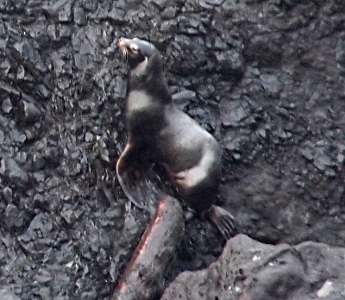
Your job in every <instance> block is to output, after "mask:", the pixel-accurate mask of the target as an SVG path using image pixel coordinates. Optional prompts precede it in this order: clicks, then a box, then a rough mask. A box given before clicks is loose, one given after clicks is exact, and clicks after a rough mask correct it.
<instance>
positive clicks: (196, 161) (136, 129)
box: [116, 38, 235, 239]
mask: <svg viewBox="0 0 345 300" xmlns="http://www.w3.org/2000/svg"><path fill="white" fill-rule="evenodd" d="M118 45H119V47H120V49H121V50H122V53H123V55H124V56H125V57H126V59H127V61H128V65H129V73H128V83H127V101H126V119H127V128H128V131H129V138H128V141H127V144H126V147H125V149H124V151H123V153H122V154H121V156H120V158H119V159H118V161H117V164H116V173H117V177H118V180H119V183H120V185H121V187H122V189H123V191H124V193H125V194H126V196H127V197H128V198H129V199H130V201H131V202H132V203H133V204H135V205H136V206H138V207H140V208H143V206H142V205H139V204H138V203H137V202H136V201H135V200H134V198H133V196H132V195H131V192H130V189H129V188H128V185H127V183H128V175H127V173H128V170H129V168H130V167H131V161H134V160H135V159H136V160H137V159H138V158H140V159H146V160H152V161H154V162H156V163H158V164H160V165H162V166H164V168H165V170H166V171H167V174H168V175H169V177H170V179H171V181H172V183H173V185H174V186H175V187H176V189H177V192H178V194H179V197H180V198H181V199H182V200H183V201H184V202H185V203H186V204H187V205H188V206H189V207H190V208H192V209H193V210H194V211H196V212H197V213H202V214H203V215H207V216H208V217H209V218H210V219H211V220H212V221H213V222H214V224H215V225H216V226H217V227H218V229H219V230H220V232H221V233H222V234H223V236H224V237H225V238H226V239H229V238H230V237H231V236H232V235H233V233H234V232H235V226H234V221H233V217H232V215H231V214H230V213H229V212H228V211H226V210H225V209H222V208H221V207H219V206H216V205H214V203H215V201H216V198H217V193H218V184H219V178H220V171H221V164H222V158H221V157H222V149H221V147H220V145H219V144H218V142H217V141H216V139H215V138H214V137H213V136H212V135H211V134H210V133H209V132H207V131H206V130H205V129H204V128H202V127H201V126H200V125H199V124H198V123H197V122H195V121H194V120H193V119H192V118H191V117H189V116H188V115H187V114H185V113H184V112H183V111H181V110H180V109H179V108H178V107H177V106H176V105H175V104H174V103H173V101H172V97H171V95H170V93H169V91H168V86H167V83H166V80H165V77H164V73H163V68H162V63H161V59H160V53H159V52H158V50H157V49H156V47H155V46H154V45H152V44H151V43H149V42H147V41H144V40H141V39H138V38H134V39H126V38H121V39H120V40H119V42H118Z"/></svg>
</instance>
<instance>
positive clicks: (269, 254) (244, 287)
mask: <svg viewBox="0 0 345 300" xmlns="http://www.w3.org/2000/svg"><path fill="white" fill-rule="evenodd" d="M344 253H345V249H344V248H332V247H329V246H327V245H325V244H317V243H312V242H305V243H302V244H299V245H297V246H289V245H286V244H282V245H277V246H272V245H265V244H262V243H259V242H256V241H254V240H252V239H250V238H249V237H247V236H245V235H238V236H236V237H234V238H232V239H231V240H230V241H228V243H227V245H226V247H225V248H224V251H223V253H222V255H221V256H220V258H219V259H218V260H217V262H215V263H213V264H212V265H210V266H209V267H208V268H207V269H205V270H201V271H197V272H184V273H182V274H180V275H179V276H178V277H177V278H176V279H175V281H174V282H173V283H171V284H170V286H169V287H168V288H167V289H166V291H165V293H164V294H163V296H162V298H161V299H162V300H173V299H205V300H206V299H219V300H228V299H238V298H241V299H246V300H250V299H256V300H268V299H269V300H289V299H291V300H292V299H310V300H311V299H315V297H316V296H317V297H327V299H330V300H332V299H334V300H335V299H340V298H341V297H343V289H342V281H343V280H344V275H343V272H342V270H343V268H344V266H345V262H344Z"/></svg>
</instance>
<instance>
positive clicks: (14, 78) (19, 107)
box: [0, 0, 345, 300]
mask: <svg viewBox="0 0 345 300" xmlns="http://www.w3.org/2000/svg"><path fill="white" fill-rule="evenodd" d="M344 8H345V3H343V2H342V1H336V0H330V1H327V2H319V1H311V0H309V1H303V2H301V1H292V0H262V1H252V0H244V1H242V0H241V1H237V0H222V1H216V0H202V1H199V0H198V1H196V0H188V1H178V0H170V1H168V0H163V1H162V0H152V1H144V2H143V1H135V0H120V1H111V0H103V1H91V0H81V1H74V0H58V1H53V0H44V1H43V0H20V1H17V0H16V1H11V0H8V1H0V18H1V22H0V176H1V177H0V197H1V198H0V199H1V201H0V215H1V221H0V253H1V257H0V272H1V286H2V290H1V293H7V294H8V296H6V297H8V298H9V299H11V298H13V299H16V297H19V298H20V299H22V300H26V299H30V300H32V299H33V300H35V299H100V298H103V299H109V297H110V295H111V293H112V291H113V289H114V286H115V284H116V282H118V280H119V278H120V276H121V272H122V271H123V269H124V267H125V265H126V264H127V263H128V261H129V259H130V257H131V254H132V251H133V250H134V248H135V247H136V245H137V243H138V241H139V239H140V236H141V234H142V233H143V231H144V230H145V227H146V226H147V224H148V222H149V219H150V217H151V214H152V213H153V210H154V207H155V203H156V202H155V201H156V199H155V198H154V197H153V196H151V195H150V192H148V193H147V194H148V195H147V196H146V198H147V200H146V201H147V206H148V207H149V210H150V211H151V214H150V213H148V212H144V213H143V212H142V211H139V210H137V209H136V208H134V207H132V206H131V205H130V204H129V203H128V201H127V200H126V199H125V197H124V195H123V194H122V192H121V190H120V188H119V185H118V183H117V182H116V179H115V173H114V165H115V161H116V159H117V157H118V156H119V154H120V153H121V151H122V148H123V145H124V143H125V139H126V132H125V128H124V122H123V121H124V117H123V103H124V93H125V73H126V71H125V67H124V62H123V61H122V60H121V55H120V53H119V51H118V49H117V46H116V42H117V40H118V39H119V38H120V37H121V36H127V37H133V36H138V37H141V38H144V39H148V40H150V41H151V42H153V43H154V44H155V45H157V47H158V48H159V49H160V50H161V52H162V56H163V58H164V62H165V70H166V73H167V78H168V84H169V87H170V89H171V91H172V93H179V94H177V96H175V98H176V101H177V102H178V104H179V105H180V106H181V107H182V108H183V109H184V110H185V111H186V112H187V113H188V114H190V115H191V116H192V117H193V118H195V119H196V120H197V121H198V122H200V124H201V125H202V126H204V127H205V128H206V129H207V130H209V131H210V132H212V133H213V134H214V135H215V136H216V137H217V139H218V140H219V141H220V142H221V144H222V146H223V148H224V152H225V153H224V172H223V174H224V176H223V180H222V186H221V193H220V201H221V202H222V203H223V204H224V206H225V207H227V208H228V209H229V210H230V211H232V212H233V214H234V215H235V216H236V218H237V220H238V223H239V225H240V229H241V232H243V233H246V234H248V235H249V236H250V237H252V238H254V239H256V240H259V241H261V242H266V243H270V244H278V243H290V244H297V243H300V242H302V241H307V240H310V241H315V242H324V243H327V244H329V245H331V246H340V247H343V246H344V245H345V240H344V234H343V225H344V223H345V209H344V205H343V199H344V184H343V183H344V179H345V175H344V170H343V165H344V159H345V152H344V151H345V142H344V122H345V119H344V113H343V111H344V95H345V90H344V89H345V88H344V87H345V85H344V74H345V72H344V70H345V69H344V68H345V59H344V57H345V54H344V43H345V42H344V39H345V36H344V20H345V14H344V11H345V10H344ZM180 92H183V93H182V94H181V93H180ZM222 248H223V241H222V239H221V236H220V235H219V234H218V232H217V230H215V229H214V228H213V226H212V225H210V224H209V223H208V222H207V221H204V220H200V219H196V218H192V219H189V221H188V222H187V224H186V234H185V238H184V242H183V245H182V247H181V251H180V260H181V263H180V267H179V269H178V270H176V272H175V273H178V272H179V271H181V270H185V269H189V270H196V269H200V268H203V267H206V266H208V265H209V264H210V263H211V262H214V261H215V259H216V258H217V256H218V255H219V254H220V253H221V251H222ZM169 275H170V274H167V277H168V278H169V277H170V276H169Z"/></svg>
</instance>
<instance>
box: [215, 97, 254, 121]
mask: <svg viewBox="0 0 345 300" xmlns="http://www.w3.org/2000/svg"><path fill="white" fill-rule="evenodd" d="M220 107H221V111H220V118H221V121H222V124H223V125H224V126H238V125H239V123H240V122H241V121H242V120H244V119H245V118H246V117H248V116H249V115H250V106H249V105H248V103H247V102H245V101H229V100H226V99H224V100H222V101H221V103H220Z"/></svg>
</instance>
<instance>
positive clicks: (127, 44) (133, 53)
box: [118, 38, 139, 60]
mask: <svg viewBox="0 0 345 300" xmlns="http://www.w3.org/2000/svg"><path fill="white" fill-rule="evenodd" d="M118 45H119V47H120V49H121V51H122V55H123V56H124V57H125V59H126V60H127V59H128V58H129V57H133V58H135V57H137V56H138V54H139V47H138V45H137V44H136V43H133V41H132V40H130V39H126V38H120V39H119V42H118Z"/></svg>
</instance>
